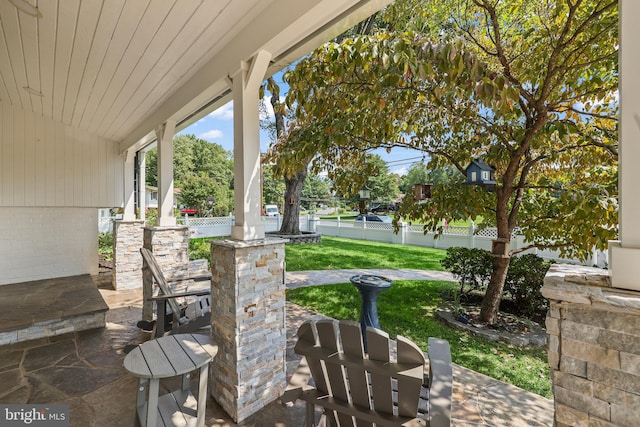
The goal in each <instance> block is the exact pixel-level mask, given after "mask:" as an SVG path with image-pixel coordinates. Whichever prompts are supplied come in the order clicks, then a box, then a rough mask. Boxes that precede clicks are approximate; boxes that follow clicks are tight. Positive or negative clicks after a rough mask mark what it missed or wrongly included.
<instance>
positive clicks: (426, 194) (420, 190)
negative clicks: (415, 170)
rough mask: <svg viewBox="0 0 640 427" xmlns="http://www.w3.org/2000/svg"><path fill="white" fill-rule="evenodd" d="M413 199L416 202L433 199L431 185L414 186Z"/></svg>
mask: <svg viewBox="0 0 640 427" xmlns="http://www.w3.org/2000/svg"><path fill="white" fill-rule="evenodd" d="M413 198H414V199H416V200H425V199H430V198H431V184H414V185H413Z"/></svg>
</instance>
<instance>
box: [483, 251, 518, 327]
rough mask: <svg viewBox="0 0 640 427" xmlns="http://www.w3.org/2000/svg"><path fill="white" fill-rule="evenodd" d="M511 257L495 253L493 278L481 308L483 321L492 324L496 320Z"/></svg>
mask: <svg viewBox="0 0 640 427" xmlns="http://www.w3.org/2000/svg"><path fill="white" fill-rule="evenodd" d="M510 259H511V257H510V256H509V255H495V254H494V255H493V271H492V273H491V280H490V281H489V286H487V292H486V293H485V294H484V298H483V299H482V308H481V309H480V320H481V321H483V322H487V323H489V324H492V323H495V321H496V317H497V315H498V309H499V308H500V301H501V300H502V292H503V290H504V282H505V280H506V278H507V271H508V270H509V260H510Z"/></svg>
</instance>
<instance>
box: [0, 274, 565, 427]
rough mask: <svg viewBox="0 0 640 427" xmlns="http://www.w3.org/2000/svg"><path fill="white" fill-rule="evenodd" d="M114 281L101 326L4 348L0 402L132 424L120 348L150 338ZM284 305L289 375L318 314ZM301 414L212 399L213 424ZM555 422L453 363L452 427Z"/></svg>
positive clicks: (547, 409)
mask: <svg viewBox="0 0 640 427" xmlns="http://www.w3.org/2000/svg"><path fill="white" fill-rule="evenodd" d="M109 281H110V280H109V279H108V278H105V281H104V286H101V289H100V292H101V294H102V296H103V298H104V300H105V301H106V302H107V304H108V306H109V311H108V312H107V314H106V326H105V327H104V328H100V329H94V330H89V331H83V332H76V333H72V334H66V335H61V336H57V337H52V338H41V339H36V340H31V341H26V342H22V343H16V344H11V345H7V346H3V347H0V403H18V404H20V403H22V404H24V403H31V404H37V403H66V404H69V405H70V422H71V426H72V427H75V426H77V427H90V426H95V427H105V426H112V427H117V426H127V427H128V426H133V425H135V415H134V414H135V396H136V383H137V379H136V378H135V377H133V376H131V375H129V374H128V373H127V372H126V371H125V369H124V368H123V366H122V362H123V360H124V357H125V354H124V351H123V348H124V346H125V345H127V344H136V343H141V342H144V341H146V340H148V339H149V338H150V336H149V334H148V333H145V332H142V331H140V330H139V329H138V328H137V327H136V323H137V321H138V320H139V319H140V315H141V306H142V301H141V291H139V290H133V291H113V290H111V289H109V288H110V286H109ZM286 310H287V338H288V350H287V372H288V373H289V374H291V373H292V372H293V370H294V369H295V367H296V365H297V358H296V356H295V354H294V352H293V349H292V348H293V344H294V343H295V336H294V334H295V331H296V330H297V327H298V325H299V324H300V323H301V322H302V321H303V320H305V319H308V318H310V317H312V316H319V315H317V314H314V313H312V312H309V311H307V310H306V309H303V308H301V307H299V306H296V305H294V304H287V309H286ZM20 314H21V313H15V315H16V316H19V315H20ZM22 314H24V313H22ZM204 333H206V330H205V331H204ZM168 385H169V386H170V384H164V386H168ZM303 417H304V406H303V404H302V403H300V402H298V403H297V404H296V406H294V407H292V408H287V407H284V406H283V405H281V404H280V402H278V401H276V402H273V403H272V404H270V405H269V406H267V407H266V408H264V409H262V410H261V411H260V412H258V413H257V414H255V415H253V416H251V417H250V418H249V419H247V420H245V421H243V422H242V423H240V424H234V423H233V422H232V421H231V420H230V418H229V417H228V416H227V415H226V414H225V413H224V411H223V410H222V409H221V408H220V407H219V406H218V405H217V404H216V403H215V401H214V400H213V399H212V398H211V397H209V398H208V400H207V417H206V425H207V426H209V427H223V426H224V427H227V426H235V425H240V426H256V427H257V426H278V427H283V426H302V425H303V424H304V423H303V419H304V418H303ZM552 424H553V402H552V401H551V400H549V399H545V398H543V397H540V396H538V395H535V394H532V393H529V392H526V391H524V390H521V389H519V388H517V387H514V386H511V385H508V384H504V383H502V382H500V381H497V380H495V379H492V378H489V377H486V376H484V375H481V374H478V373H476V372H473V371H471V370H468V369H465V368H462V367H459V366H457V365H456V366H454V403H453V422H452V425H453V426H456V427H467V426H468V427H471V426H499V427H502V426H504V427H520V426H540V427H542V426H551V425H552Z"/></svg>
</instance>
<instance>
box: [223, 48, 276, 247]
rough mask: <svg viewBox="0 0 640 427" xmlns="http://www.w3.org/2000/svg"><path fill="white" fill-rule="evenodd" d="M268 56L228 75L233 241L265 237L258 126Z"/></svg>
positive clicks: (244, 65) (255, 59) (257, 56)
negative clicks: (231, 123) (232, 180)
mask: <svg viewBox="0 0 640 427" xmlns="http://www.w3.org/2000/svg"><path fill="white" fill-rule="evenodd" d="M270 59H271V54H270V53H269V52H266V51H264V50H261V51H260V52H258V54H257V55H256V56H255V57H254V58H253V60H252V61H251V62H250V63H249V62H245V61H243V62H242V64H241V68H240V70H238V72H236V73H235V74H234V75H233V76H231V80H232V81H233V85H232V88H233V133H234V135H233V140H234V141H233V155H234V186H235V205H234V206H235V216H236V225H235V226H234V227H233V228H232V230H231V237H232V238H233V239H236V240H257V239H262V238H264V225H263V224H262V220H261V217H260V212H261V204H262V201H261V200H260V187H261V185H262V184H261V182H260V126H259V112H258V93H259V88H260V83H262V80H263V79H264V75H265V72H266V71H267V67H268V65H269V60H270Z"/></svg>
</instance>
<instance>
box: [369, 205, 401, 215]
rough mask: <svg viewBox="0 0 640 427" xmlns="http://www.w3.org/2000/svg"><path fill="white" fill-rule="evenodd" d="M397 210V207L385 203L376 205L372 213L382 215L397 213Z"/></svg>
mask: <svg viewBox="0 0 640 427" xmlns="http://www.w3.org/2000/svg"><path fill="white" fill-rule="evenodd" d="M396 210H397V207H396V205H394V204H393V203H388V204H387V203H383V204H381V205H376V206H373V207H372V208H371V212H373V213H380V212H395V211H396Z"/></svg>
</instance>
